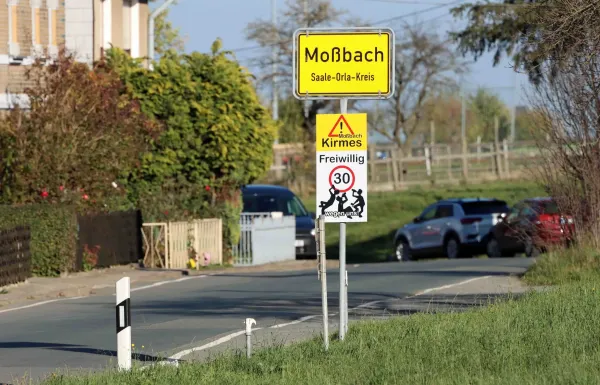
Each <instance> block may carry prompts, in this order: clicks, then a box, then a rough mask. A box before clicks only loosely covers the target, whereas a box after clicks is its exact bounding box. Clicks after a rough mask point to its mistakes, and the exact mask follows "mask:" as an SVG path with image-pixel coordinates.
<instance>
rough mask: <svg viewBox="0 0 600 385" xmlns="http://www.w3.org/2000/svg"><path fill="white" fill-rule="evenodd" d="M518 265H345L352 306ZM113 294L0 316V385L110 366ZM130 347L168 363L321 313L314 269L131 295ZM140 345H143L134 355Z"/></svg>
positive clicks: (334, 276)
mask: <svg viewBox="0 0 600 385" xmlns="http://www.w3.org/2000/svg"><path fill="white" fill-rule="evenodd" d="M531 262H532V260H531V259H526V258H506V259H465V260H451V261H450V260H437V261H427V262H415V263H410V262H409V263H380V264H370V265H359V266H353V265H349V266H348V275H349V288H348V300H349V306H350V307H356V306H359V305H361V304H363V303H367V302H371V301H375V300H382V299H389V298H403V297H406V296H409V295H411V294H414V293H415V292H417V291H421V290H425V289H428V288H432V287H438V286H442V285H448V284H452V283H456V282H460V281H464V280H466V279H469V278H474V277H479V276H488V275H489V276H501V275H508V274H511V273H519V272H523V271H524V270H525V269H526V268H527V266H529V264H530V263H531ZM338 285H339V281H338V270H336V269H330V270H329V271H328V291H329V304H330V309H331V311H332V312H333V311H337V304H338V297H337V290H338ZM113 293H114V290H113V289H104V290H103V291H99V292H98V294H97V295H95V296H92V297H88V298H82V299H76V300H67V301H60V302H54V303H50V304H47V305H41V306H38V307H32V308H28V309H22V310H17V311H12V312H8V313H1V314H0V383H13V382H15V381H14V379H15V378H19V377H22V376H23V375H25V374H26V373H28V374H29V375H30V376H31V377H32V378H34V379H35V378H39V376H43V375H47V374H49V373H51V372H53V371H55V370H56V369H59V368H63V369H64V368H70V369H78V368H83V369H85V370H90V369H99V368H102V367H106V366H108V365H111V366H112V365H114V364H115V361H116V352H115V348H116V334H115V333H116V331H115V297H114V296H113ZM131 307H132V325H133V326H132V340H133V342H134V343H135V352H136V353H138V354H135V356H134V358H135V359H136V360H138V361H150V360H156V359H157V358H158V357H168V356H169V355H172V354H173V353H176V352H178V351H180V350H182V349H183V348H184V347H185V348H187V347H190V346H199V345H202V343H203V341H208V340H211V339H213V338H214V337H216V336H219V335H224V334H228V333H231V332H235V331H239V330H242V329H243V328H244V323H243V322H244V319H245V318H246V317H252V318H254V319H256V321H257V322H258V326H262V327H268V326H271V325H275V324H279V323H284V322H290V321H294V320H297V319H299V318H301V317H304V316H307V315H318V314H320V313H321V299H320V282H319V281H318V280H317V274H316V270H313V271H296V272H281V273H273V272H269V273H246V274H244V273H239V274H233V273H232V274H221V275H217V276H208V277H204V278H194V279H189V280H186V281H181V282H176V283H169V284H165V285H162V286H157V287H153V288H149V289H146V290H140V291H135V292H132V298H131ZM142 346H144V348H143V349H142Z"/></svg>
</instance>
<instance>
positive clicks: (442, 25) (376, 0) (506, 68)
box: [155, 0, 528, 106]
mask: <svg viewBox="0 0 600 385" xmlns="http://www.w3.org/2000/svg"><path fill="white" fill-rule="evenodd" d="M286 1H288V0H277V1H276V3H277V9H278V12H281V11H282V10H283V9H284V7H285V4H286ZM309 1H310V0H309ZM460 2H461V1H451V0H414V1H409V0H332V3H333V5H334V6H335V7H336V8H339V9H344V10H346V11H348V13H349V14H350V15H356V16H360V18H361V19H362V20H365V21H369V22H376V21H380V20H386V19H390V18H394V17H400V16H402V17H404V19H403V20H399V21H393V22H388V23H385V24H378V25H383V26H388V27H392V28H399V27H400V26H401V23H402V22H403V21H406V22H409V23H413V22H414V23H424V24H425V26H426V28H428V29H431V30H432V31H436V32H437V33H438V34H440V35H441V36H444V35H446V34H447V32H448V31H450V30H455V29H457V28H459V27H460V26H461V25H464V23H461V22H460V21H457V20H455V19H453V18H452V16H451V15H450V14H449V10H450V9H451V8H452V7H453V6H456V5H457V3H460ZM462 2H467V1H462ZM156 3H157V4H160V3H162V1H161V0H158V1H156ZM155 6H156V5H155ZM169 19H170V21H171V22H172V23H173V24H174V26H175V27H178V28H180V30H181V34H182V35H183V36H184V37H185V38H186V51H200V52H209V51H210V46H211V44H212V43H213V41H214V40H215V39H216V38H217V37H220V38H221V39H222V41H223V49H226V50H238V49H240V48H246V49H245V50H241V51H237V52H236V57H238V59H240V61H241V62H242V63H243V62H244V60H245V59H248V58H249V57H253V56H256V55H261V54H266V51H264V50H260V49H258V50H253V49H247V48H248V47H254V46H256V43H255V42H252V41H248V40H247V39H246V35H245V28H246V25H247V24H248V23H249V22H252V21H256V20H258V19H263V20H270V19H271V0H177V4H176V5H174V6H172V7H171V9H170V15H169ZM466 60H467V61H468V62H469V63H470V72H469V74H468V75H467V76H466V77H465V87H466V89H467V91H473V90H475V89H477V87H485V88H487V89H489V90H490V91H491V92H494V93H495V94H497V95H498V96H499V97H500V98H501V99H502V100H503V101H504V102H505V103H507V105H508V106H512V105H513V103H515V101H516V104H517V105H523V104H527V96H526V95H525V92H526V88H527V85H528V81H527V77H526V76H525V75H523V74H516V73H515V72H514V71H513V70H512V69H511V68H510V67H511V65H510V64H511V63H510V61H509V60H508V59H505V60H504V61H502V62H501V63H499V64H498V65H497V66H495V67H494V66H493V65H492V54H487V55H484V56H483V57H481V58H480V59H478V61H477V62H474V61H473V59H472V57H467V58H466Z"/></svg>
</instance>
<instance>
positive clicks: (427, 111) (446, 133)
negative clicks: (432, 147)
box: [418, 93, 470, 143]
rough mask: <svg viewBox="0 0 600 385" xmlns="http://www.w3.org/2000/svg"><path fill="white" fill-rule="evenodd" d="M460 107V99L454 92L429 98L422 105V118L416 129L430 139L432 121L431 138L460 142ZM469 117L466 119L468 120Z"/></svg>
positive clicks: (441, 141) (444, 141)
mask: <svg viewBox="0 0 600 385" xmlns="http://www.w3.org/2000/svg"><path fill="white" fill-rule="evenodd" d="M461 107H462V105H461V100H460V98H459V97H458V96H457V95H456V94H454V93H446V94H441V95H438V96H435V97H432V98H429V99H428V100H427V101H426V102H425V103H424V105H423V118H422V119H421V122H420V123H419V128H418V131H419V132H422V133H424V134H425V135H426V137H427V138H429V141H431V134H430V130H431V129H430V127H431V126H430V124H431V122H433V124H434V125H435V138H433V139H434V141H435V142H436V143H460V127H461V116H462V115H461ZM469 113H470V111H469ZM469 117H470V116H468V117H467V121H469V120H470V119H469Z"/></svg>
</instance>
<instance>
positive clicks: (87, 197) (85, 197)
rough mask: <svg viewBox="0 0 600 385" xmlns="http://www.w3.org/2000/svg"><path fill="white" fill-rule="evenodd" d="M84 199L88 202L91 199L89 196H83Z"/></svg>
mask: <svg viewBox="0 0 600 385" xmlns="http://www.w3.org/2000/svg"><path fill="white" fill-rule="evenodd" d="M82 198H83V199H84V200H86V201H87V200H88V199H90V197H89V196H88V195H87V194H83V196H82Z"/></svg>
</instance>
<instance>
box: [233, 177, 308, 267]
mask: <svg viewBox="0 0 600 385" xmlns="http://www.w3.org/2000/svg"><path fill="white" fill-rule="evenodd" d="M242 201H243V203H244V208H243V210H242V212H243V213H272V212H281V213H283V215H294V216H295V217H296V241H295V246H296V258H299V257H312V258H315V257H316V255H317V243H316V239H315V214H314V213H312V212H309V211H308V210H306V207H304V204H303V203H302V201H301V200H300V199H299V198H298V197H297V196H296V195H295V194H294V193H293V192H292V191H290V190H289V189H287V188H285V187H282V186H274V185H247V186H245V187H244V188H242Z"/></svg>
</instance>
